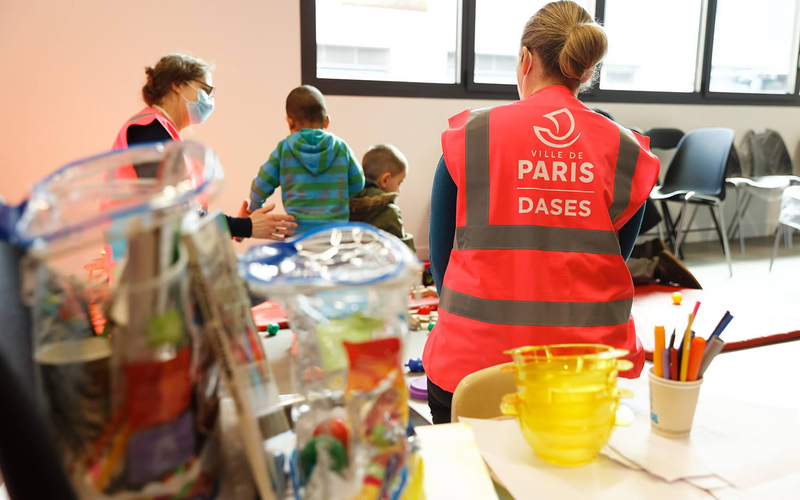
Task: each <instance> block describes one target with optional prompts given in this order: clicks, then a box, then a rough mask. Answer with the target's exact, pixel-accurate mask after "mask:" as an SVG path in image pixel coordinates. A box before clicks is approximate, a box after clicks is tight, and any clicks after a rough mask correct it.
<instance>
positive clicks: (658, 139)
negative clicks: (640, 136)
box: [644, 127, 684, 149]
mask: <svg viewBox="0 0 800 500" xmlns="http://www.w3.org/2000/svg"><path fill="white" fill-rule="evenodd" d="M644 135H646V136H647V137H649V138H650V147H651V148H658V149H675V148H677V147H678V144H679V143H680V142H681V139H683V135H684V134H683V130H680V129H677V128H658V127H655V128H649V129H647V131H646V132H645V133H644Z"/></svg>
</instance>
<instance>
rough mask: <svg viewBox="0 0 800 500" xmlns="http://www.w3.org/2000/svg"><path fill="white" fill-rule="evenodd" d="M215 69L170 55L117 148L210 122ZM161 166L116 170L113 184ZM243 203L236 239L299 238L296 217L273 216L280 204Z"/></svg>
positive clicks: (234, 226) (234, 223) (232, 223)
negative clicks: (255, 205) (256, 206)
mask: <svg viewBox="0 0 800 500" xmlns="http://www.w3.org/2000/svg"><path fill="white" fill-rule="evenodd" d="M211 71H212V67H211V65H209V64H208V63H206V62H205V61H203V60H201V59H197V58H194V57H191V56H187V55H185V54H169V55H166V56H164V57H162V58H161V60H159V61H158V64H156V65H155V67H148V68H146V69H145V73H147V83H146V84H145V85H144V87H143V88H142V97H143V98H144V102H145V104H147V107H145V108H144V109H143V110H141V111H139V112H138V113H136V114H135V115H134V116H133V117H132V118H130V119H129V120H128V121H127V122H126V123H125V125H123V126H122V129H121V130H120V131H119V133H118V134H117V139H116V140H115V141H114V147H113V149H122V148H127V147H128V146H132V145H134V144H143V143H147V142H159V141H180V140H182V138H181V131H182V130H183V129H185V128H186V127H188V126H190V125H199V124H201V123H203V122H204V121H206V120H207V119H208V117H209V116H211V113H212V112H213V111H214V105H215V99H214V90H215V88H214V86H213V85H212V81H211ZM157 168H158V165H157V164H153V165H131V166H126V167H121V168H118V169H116V170H115V171H114V172H113V173H112V175H111V176H109V180H114V179H137V178H152V177H155V176H156V175H157V172H156V170H157ZM247 206H248V204H247V202H246V201H245V202H243V203H242V206H241V207H240V209H239V214H238V217H228V216H226V218H227V220H228V227H229V228H230V231H231V235H232V236H233V237H234V238H237V239H239V240H241V238H251V237H252V238H264V239H274V240H278V239H284V238H285V237H287V236H291V235H292V234H293V233H294V230H293V228H295V227H297V224H295V223H294V222H292V221H293V220H294V217H292V216H290V215H284V214H270V213H268V212H270V211H272V210H273V209H274V208H275V205H274V204H270V205H266V206H264V207H263V208H260V209H258V210H255V211H253V212H249V211H248V209H247Z"/></svg>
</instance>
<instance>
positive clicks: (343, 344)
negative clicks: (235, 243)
mask: <svg viewBox="0 0 800 500" xmlns="http://www.w3.org/2000/svg"><path fill="white" fill-rule="evenodd" d="M241 266H242V273H243V274H244V275H245V278H246V280H247V283H248V286H249V288H250V290H251V292H252V293H254V294H255V295H258V296H260V297H262V298H265V299H270V300H275V301H276V302H278V303H279V304H280V305H281V307H282V308H283V309H284V311H285V312H286V315H287V318H288V319H289V323H290V326H291V328H292V330H293V332H294V333H295V335H296V353H295V355H294V356H293V384H294V387H295V388H296V392H297V393H299V394H300V395H301V396H302V398H301V399H300V402H299V403H297V404H295V405H294V409H293V419H294V421H295V430H296V434H297V450H298V452H297V455H296V457H295V460H294V461H293V479H294V482H295V484H296V486H298V490H299V491H298V494H299V495H300V496H299V498H304V499H317V498H319V499H322V498H324V499H330V500H337V499H345V498H347V499H350V498H353V497H355V496H356V495H363V496H359V497H358V498H364V499H369V498H371V497H372V492H371V490H370V488H373V487H376V486H375V485H374V481H373V482H372V483H370V481H371V480H372V479H374V478H375V477H377V476H381V481H383V479H385V481H383V483H384V484H385V486H386V490H385V491H392V488H393V487H395V486H396V484H395V482H393V478H399V477H400V476H401V474H400V472H401V471H403V470H404V467H405V463H404V460H405V456H406V454H407V452H408V440H407V433H406V432H407V426H408V405H407V398H408V395H407V389H406V387H405V383H404V381H403V375H402V362H401V360H400V355H401V348H400V346H401V341H402V339H403V337H404V336H405V335H406V333H407V332H408V292H409V289H410V287H411V286H412V285H413V284H414V283H416V282H417V281H418V280H419V276H420V273H421V271H422V268H421V265H420V264H419V262H418V261H417V259H416V258H415V257H414V255H413V254H412V253H411V251H410V250H409V249H408V247H406V246H405V245H404V244H403V243H402V242H401V241H400V240H398V239H397V238H395V237H394V236H391V235H389V234H388V233H384V232H382V231H379V230H377V229H375V228H374V227H372V226H368V225H365V224H344V225H337V226H328V227H325V228H323V229H318V230H316V231H313V232H310V233H307V234H305V235H303V236H302V237H300V238H298V239H296V240H293V241H289V242H285V243H277V244H272V245H264V246H260V247H255V248H253V249H251V250H250V251H249V252H248V253H247V255H246V256H245V259H244V261H243V262H242V264H241ZM354 359H358V363H357V366H353V365H352V364H351V362H350V361H351V360H354ZM320 436H321V437H320ZM331 436H332V437H333V438H334V439H329V437H331ZM407 473H408V471H407V469H405V472H404V474H406V475H407ZM403 477H405V476H403ZM377 488H378V489H380V486H377ZM377 493H378V491H375V497H377Z"/></svg>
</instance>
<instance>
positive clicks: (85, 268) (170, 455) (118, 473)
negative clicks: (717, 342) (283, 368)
mask: <svg viewBox="0 0 800 500" xmlns="http://www.w3.org/2000/svg"><path fill="white" fill-rule="evenodd" d="M153 164H155V165H156V166H157V169H156V170H157V172H158V173H157V176H156V177H155V178H152V179H118V180H114V181H108V180H107V179H108V177H109V175H108V173H109V172H112V171H114V170H115V169H117V168H120V167H124V166H133V167H137V166H140V165H153ZM221 178H222V171H221V167H220V166H219V162H218V160H217V158H216V155H215V154H214V153H213V152H212V151H211V150H210V149H207V148H205V147H203V146H201V145H199V144H196V143H190V142H174V143H167V144H160V143H159V144H150V145H144V146H137V147H134V148H130V149H127V150H121V151H116V152H112V153H108V154H104V155H100V156H96V157H93V158H88V159H86V160H82V161H79V162H75V163H72V164H70V165H67V166H66V167H64V168H62V169H60V170H59V171H57V172H55V173H54V174H52V175H50V176H48V177H47V178H45V179H44V180H42V181H41V182H39V183H37V184H36V185H34V187H33V191H32V196H31V198H30V200H29V202H28V204H27V206H26V208H25V210H24V212H23V213H22V215H21V217H20V220H19V222H18V223H17V226H16V230H15V238H16V242H17V243H18V244H20V245H22V246H23V247H26V248H27V250H28V255H27V259H28V264H27V265H26V269H27V272H26V273H25V277H24V280H25V284H24V288H25V291H26V298H27V299H28V301H29V302H30V304H31V305H32V311H33V329H34V332H33V341H34V360H35V364H36V367H37V378H38V383H39V387H40V397H41V399H42V403H43V406H44V408H45V415H46V417H47V420H46V421H47V423H48V426H49V431H50V432H51V433H52V435H53V438H54V442H55V443H57V446H58V449H59V451H60V453H61V457H62V460H63V463H64V466H65V468H66V470H67V473H68V475H69V476H70V478H71V480H72V483H73V486H74V488H75V490H76V492H77V493H78V496H79V498H81V499H83V500H86V499H92V500H94V499H103V498H115V499H116V498H119V499H123V498H137V499H150V498H161V497H164V496H166V497H172V496H178V495H179V494H183V495H190V496H192V498H198V499H206V498H213V495H214V494H215V493H214V492H215V484H216V479H217V471H218V469H219V466H218V465H219V464H218V461H219V460H218V455H219V454H218V449H217V448H218V443H216V442H215V440H214V436H213V434H214V430H215V427H216V421H217V404H218V402H217V386H218V376H217V375H216V368H215V361H214V358H213V353H212V352H211V351H210V349H209V348H208V346H207V345H206V343H205V342H204V340H203V338H202V335H201V334H200V329H199V326H200V325H199V319H198V317H197V315H196V314H195V304H194V300H193V298H192V296H191V293H190V287H189V281H188V274H187V261H188V253H187V251H186V249H185V247H183V246H182V245H181V244H180V234H179V221H180V219H181V218H182V217H183V215H185V214H186V213H190V212H194V211H196V210H197V207H198V205H199V204H201V203H204V202H205V201H207V200H208V199H209V198H210V196H211V195H213V194H214V193H215V191H216V189H217V187H218V185H219V181H220V180H221Z"/></svg>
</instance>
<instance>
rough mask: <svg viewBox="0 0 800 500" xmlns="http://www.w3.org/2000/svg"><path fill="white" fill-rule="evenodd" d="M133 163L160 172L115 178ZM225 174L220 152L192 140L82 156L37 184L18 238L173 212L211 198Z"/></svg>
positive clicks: (30, 239)
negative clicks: (144, 177) (146, 177)
mask: <svg viewBox="0 0 800 500" xmlns="http://www.w3.org/2000/svg"><path fill="white" fill-rule="evenodd" d="M132 166H147V167H149V168H154V175H155V177H153V178H148V179H139V178H132V179H131V178H127V179H125V178H119V176H117V178H114V175H113V173H115V172H118V169H120V168H126V167H132ZM110 179H113V180H110ZM221 179H222V167H221V166H220V164H219V160H218V159H217V155H216V154H215V153H214V152H213V151H212V150H211V149H209V148H206V147H205V146H203V145H201V144H198V143H196V142H190V141H180V142H167V143H151V144H144V145H140V146H133V147H130V148H127V149H121V150H117V151H112V152H110V153H104V154H101V155H97V156H93V157H89V158H85V159H82V160H78V161H76V162H73V163H70V164H68V165H66V166H64V167H62V168H60V169H59V170H57V171H55V172H54V173H52V174H50V175H49V176H47V177H45V178H44V179H42V180H41V181H39V182H37V183H36V184H34V186H33V188H32V194H31V197H30V200H28V203H27V205H26V206H25V209H24V211H23V212H22V214H21V215H20V217H19V220H18V221H17V222H16V225H15V228H14V235H15V240H16V243H18V244H20V245H22V246H30V245H31V244H33V243H34V242H35V241H37V240H42V241H50V240H53V239H58V238H61V237H64V236H67V235H70V234H74V233H77V232H80V231H85V230H88V229H90V228H93V227H95V226H98V225H100V224H105V223H108V222H110V221H112V220H115V221H119V220H123V219H127V218H129V217H134V216H142V215H143V214H148V213H150V214H152V213H162V214H166V213H170V212H173V211H174V209H177V208H181V207H185V206H186V204H188V203H191V202H195V203H196V202H198V201H201V200H203V199H204V200H208V199H210V198H211V196H212V195H213V194H215V193H216V191H217V189H218V187H219V184H220V181H221ZM150 221H151V222H152V221H153V219H151V220H150Z"/></svg>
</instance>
